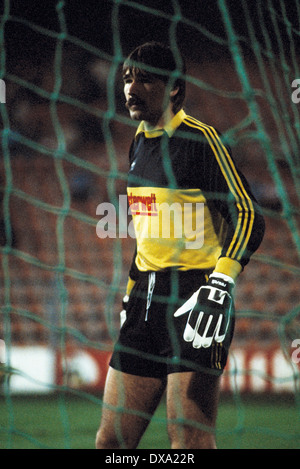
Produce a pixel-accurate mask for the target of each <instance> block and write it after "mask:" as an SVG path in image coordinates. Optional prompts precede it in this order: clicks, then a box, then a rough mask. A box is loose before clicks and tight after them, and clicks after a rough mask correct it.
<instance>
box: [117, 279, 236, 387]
mask: <svg viewBox="0 0 300 469" xmlns="http://www.w3.org/2000/svg"><path fill="white" fill-rule="evenodd" d="M206 280H207V273H205V272H204V271H200V270H192V271H186V272H185V271H177V270H172V271H167V272H165V271H164V272H147V273H141V274H140V276H139V279H138V280H137V281H136V283H135V285H134V287H133V290H132V292H131V294H130V298H129V302H128V305H127V311H126V319H125V322H124V323H123V324H122V326H121V329H120V335H119V339H118V341H117V343H116V344H115V347H114V352H113V355H112V358H111V361H110V366H112V367H113V368H115V369H117V370H120V371H123V372H124V373H130V374H133V375H138V376H148V377H157V378H162V377H164V376H166V375H167V374H169V373H175V372H184V371H205V372H209V373H212V374H216V375H220V374H222V372H223V370H224V367H225V365H226V362H227V356H228V351H229V346H230V343H231V340H232V336H233V330H234V316H233V317H232V321H231V325H230V330H229V332H228V334H227V335H226V338H225V340H224V342H222V343H216V342H213V343H212V346H211V347H208V348H200V349H195V348H193V346H192V343H188V342H185V341H184V340H183V332H184V329H185V325H186V321H187V318H188V314H184V315H182V316H179V317H177V318H175V317H174V312H175V311H176V310H177V309H178V308H179V307H180V306H181V305H182V304H183V303H184V302H185V301H186V300H187V299H189V298H190V297H191V295H192V294H193V293H194V292H195V291H196V290H198V288H199V287H200V286H201V285H204V284H205V283H206Z"/></svg>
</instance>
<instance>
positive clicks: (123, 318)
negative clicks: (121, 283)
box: [120, 295, 129, 327]
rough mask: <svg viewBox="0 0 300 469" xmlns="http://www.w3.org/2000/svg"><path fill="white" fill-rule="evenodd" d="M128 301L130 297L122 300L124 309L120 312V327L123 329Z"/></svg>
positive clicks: (126, 296)
mask: <svg viewBox="0 0 300 469" xmlns="http://www.w3.org/2000/svg"><path fill="white" fill-rule="evenodd" d="M128 301H129V295H125V296H124V298H123V300H122V307H123V309H122V311H121V312H120V327H122V326H123V324H124V322H125V321H126V309H127V304H128Z"/></svg>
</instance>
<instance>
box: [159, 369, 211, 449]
mask: <svg viewBox="0 0 300 469" xmlns="http://www.w3.org/2000/svg"><path fill="white" fill-rule="evenodd" d="M219 387H220V377H219V376H216V375H213V374H208V373H203V372H183V373H172V374H170V375H169V376H168V385H167V412H168V421H169V425H168V431H169V436H170V440H171V444H172V448H174V449H175V448H189V449H201V448H215V446H216V442H215V426H216V419H217V409H218V402H219Z"/></svg>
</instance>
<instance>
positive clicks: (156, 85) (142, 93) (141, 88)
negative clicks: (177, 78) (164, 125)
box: [123, 69, 170, 126]
mask: <svg viewBox="0 0 300 469" xmlns="http://www.w3.org/2000/svg"><path fill="white" fill-rule="evenodd" d="M123 80H124V94H125V98H126V107H127V109H128V110H129V113H130V117H131V118H132V119H134V120H138V121H141V120H143V121H146V122H148V123H149V124H150V125H152V126H155V125H157V124H158V122H159V120H160V119H161V117H162V115H163V114H164V112H165V111H166V109H167V108H168V107H169V106H170V99H166V84H165V83H164V82H163V81H162V80H160V79H159V78H157V77H156V76H155V75H152V74H150V73H143V72H140V71H139V72H137V73H135V72H134V71H131V70H129V69H128V70H127V71H126V72H125V74H124V75H123Z"/></svg>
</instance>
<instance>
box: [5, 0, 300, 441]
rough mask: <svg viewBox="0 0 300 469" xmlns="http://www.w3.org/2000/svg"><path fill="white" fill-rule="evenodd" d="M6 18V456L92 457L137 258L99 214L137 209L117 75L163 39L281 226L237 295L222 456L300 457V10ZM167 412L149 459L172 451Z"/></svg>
mask: <svg viewBox="0 0 300 469" xmlns="http://www.w3.org/2000/svg"><path fill="white" fill-rule="evenodd" d="M0 13H1V37H0V41H1V42H0V44H1V55H0V74H1V75H0V78H1V79H3V80H4V82H5V85H6V103H2V104H1V105H0V106H1V118H0V122H1V150H0V166H1V169H0V201H1V204H0V258H1V267H0V362H2V365H1V381H2V384H1V394H0V408H1V412H0V448H3V449H4V448H23V447H29V448H39V447H46V448H47V447H48V448H62V447H65V448H83V447H91V448H92V447H93V444H94V435H95V432H96V429H97V425H98V423H99V416H100V405H101V395H102V390H103V384H104V379H105V373H106V370H107V363H108V360H109V356H110V353H111V347H112V343H113V341H114V339H115V338H116V335H117V331H118V320H119V318H118V314H119V310H120V304H121V298H122V296H123V294H124V287H125V284H126V279H127V273H128V268H129V265H130V263H131V259H132V254H133V245H134V240H133V239H131V238H127V239H123V238H116V239H111V238H104V239H100V238H99V237H97V235H96V225H97V222H98V221H99V217H97V215H96V208H97V206H98V205H99V204H100V203H102V202H112V203H114V204H115V205H116V207H117V205H118V197H119V195H122V194H125V193H126V172H127V155H128V148H129V145H130V143H131V139H132V137H133V135H134V125H133V123H132V122H131V121H130V120H129V118H128V116H127V113H126V110H125V109H124V99H123V95H122V83H121V80H120V74H119V68H120V64H121V63H122V59H123V58H124V56H126V55H127V54H128V53H129V52H130V50H131V49H132V48H133V47H135V46H136V45H137V44H139V43H141V42H144V41H147V40H153V39H155V40H164V41H168V42H170V44H171V46H172V47H173V48H174V50H175V51H176V52H177V54H178V57H180V54H181V53H183V54H184V55H185V57H186V59H187V64H188V76H187V81H188V87H187V98H186V105H185V109H186V111H187V112H188V113H190V114H192V115H194V116H195V117H197V118H198V119H199V120H201V121H204V122H206V123H209V124H212V125H214V126H215V127H217V128H218V129H219V130H220V131H221V132H223V134H224V136H225V138H226V139H227V141H228V143H229V144H230V145H231V147H232V149H233V153H234V157H235V159H236V161H237V163H238V165H239V166H240V167H241V169H242V170H243V171H244V173H245V174H246V176H247V178H248V179H249V181H250V182H251V185H252V189H253V191H254V192H255V194H256V196H257V198H258V199H259V201H260V203H261V204H262V206H263V209H264V213H265V217H266V223H267V229H266V235H265V239H264V241H263V244H262V246H261V248H260V249H259V251H258V252H257V253H256V254H255V256H254V258H253V260H252V261H251V263H250V264H249V266H247V268H246V270H245V273H243V274H242V275H241V277H240V279H239V282H238V287H237V298H236V308H237V325H236V334H235V338H234V343H233V348H232V353H231V357H230V360H229V364H228V367H227V370H226V373H225V375H224V378H223V392H222V400H221V406H220V416H219V421H220V423H219V430H218V432H219V433H218V438H219V443H220V447H224V448H231V447H242V448H247V447H248V448H299V447H300V430H299V428H300V426H299V420H300V400H299V399H300V395H299V361H300V351H299V352H298V349H297V347H298V348H299V346H300V327H299V325H300V320H299V314H300V301H299V296H300V295H299V290H300V289H299V278H300V265H299V256H300V225H299V221H300V217H299V216H300V209H299V194H300V192H299V182H300V159H299V154H300V144H299V142H300V138H299V136H300V120H299V109H300V107H299V106H300V104H297V103H295V102H293V101H292V99H291V95H292V92H293V88H292V86H291V83H292V82H293V80H294V79H296V78H300V71H299V54H300V38H299V36H300V25H299V21H300V20H299V18H300V2H299V1H298V0H292V1H289V2H284V1H271V0H268V1H265V2H263V1H260V0H256V1H254V2H246V1H243V0H242V1H241V2H236V1H235V2H233V1H225V0H220V1H219V0H212V1H202V0H198V1H194V0H191V1H190V0H188V1H181V0H167V1H165V2H161V1H155V0H144V1H142V0H139V1H129V0H120V1H116V0H115V1H113V0H98V1H91V0H88V1H86V2H84V3H82V2H74V1H72V0H70V1H66V2H62V1H57V2H56V1H49V2H46V3H45V4H41V2H37V1H34V0H33V1H32V0H31V1H29V0H28V1H27V0H25V1H19V0H5V1H3V2H2V6H1V10H0ZM297 340H298V342H297ZM4 343H5V345H6V348H4ZM164 410H165V409H164V403H162V405H161V407H160V408H159V411H158V414H157V416H156V417H155V419H154V421H153V422H152V424H151V426H150V428H149V430H148V431H147V434H146V436H145V439H144V440H143V446H142V447H144V448H149V449H151V448H167V447H168V446H167V445H168V442H167V438H166V432H165V412H164ZM164 445H165V446H164Z"/></svg>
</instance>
